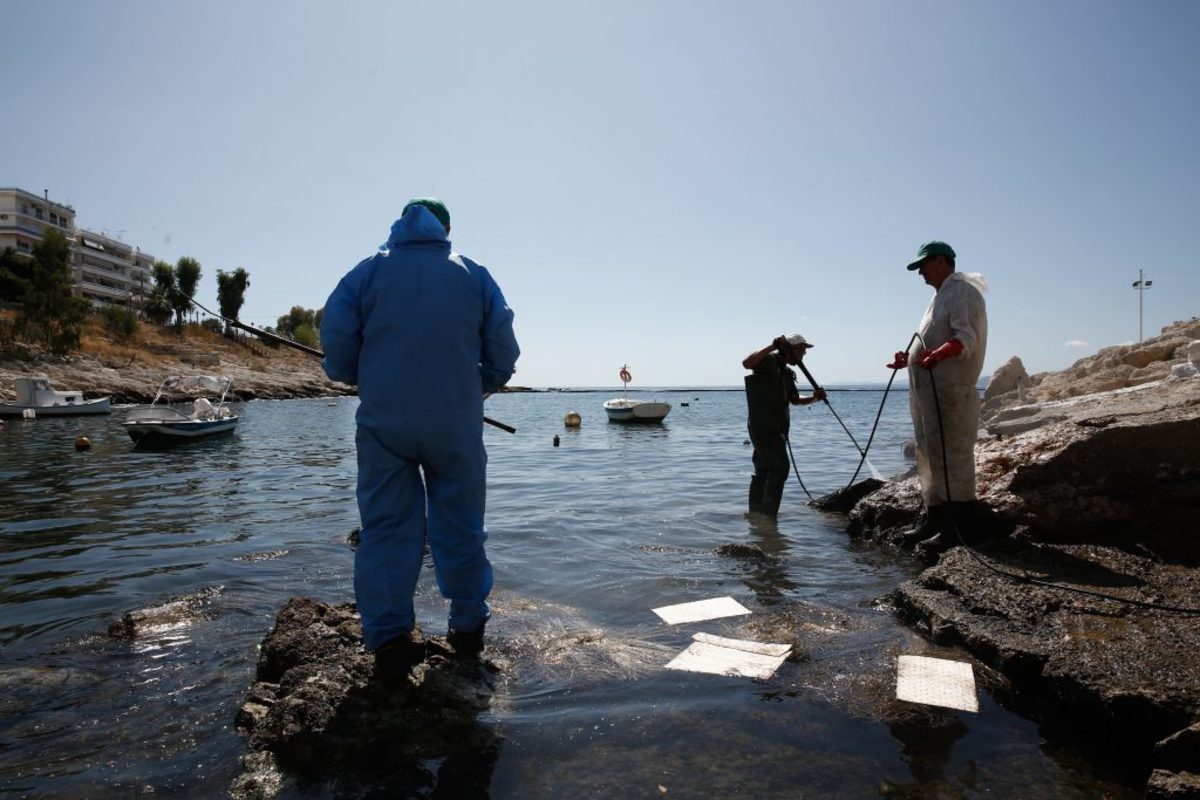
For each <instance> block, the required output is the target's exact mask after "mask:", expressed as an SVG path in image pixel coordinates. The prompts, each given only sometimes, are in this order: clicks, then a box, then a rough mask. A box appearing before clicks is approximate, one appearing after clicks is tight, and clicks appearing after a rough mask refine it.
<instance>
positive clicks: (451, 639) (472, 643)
mask: <svg viewBox="0 0 1200 800" xmlns="http://www.w3.org/2000/svg"><path fill="white" fill-rule="evenodd" d="M485 626H486V623H485V624H484V625H480V626H479V630H477V631H456V630H454V629H453V628H451V629H450V630H448V631H446V644H448V645H450V647H451V648H453V650H454V655H455V656H457V657H458V658H476V657H478V656H479V654H480V653H482V652H483V629H484V627H485Z"/></svg>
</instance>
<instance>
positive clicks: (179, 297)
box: [171, 256, 200, 330]
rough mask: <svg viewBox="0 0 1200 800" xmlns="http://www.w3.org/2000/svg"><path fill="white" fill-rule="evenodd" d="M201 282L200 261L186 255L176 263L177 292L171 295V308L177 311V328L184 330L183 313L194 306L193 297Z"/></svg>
mask: <svg viewBox="0 0 1200 800" xmlns="http://www.w3.org/2000/svg"><path fill="white" fill-rule="evenodd" d="M199 283H200V262H199V261H197V260H196V259H194V258H192V257H191V256H184V257H183V258H181V259H179V261H178V262H177V263H176V264H175V292H174V293H173V294H172V295H171V309H172V310H173V311H174V312H175V328H176V329H177V330H183V315H184V314H186V313H187V311H188V309H189V308H191V307H192V297H193V296H194V295H195V294H196V286H198V285H199Z"/></svg>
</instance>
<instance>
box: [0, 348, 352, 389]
mask: <svg viewBox="0 0 1200 800" xmlns="http://www.w3.org/2000/svg"><path fill="white" fill-rule="evenodd" d="M196 373H212V374H222V375H226V376H228V377H229V378H231V379H232V380H233V386H232V390H231V391H232V392H233V394H234V395H235V396H236V398H237V399H240V400H256V399H275V400H287V399H293V398H299V397H334V396H341V395H348V394H354V393H355V389H354V387H352V386H346V385H345V384H341V383H337V382H335V381H331V380H329V378H328V377H326V376H325V372H324V370H323V369H322V368H321V360H320V359H319V358H316V357H315V356H311V355H308V354H306V353H301V352H298V351H295V350H290V349H288V348H284V347H276V348H267V347H266V346H263V345H259V344H254V343H242V344H239V343H237V342H236V341H235V340H232V339H227V338H225V337H222V336H219V335H217V334H213V333H209V332H206V331H193V332H189V334H188V335H187V336H185V337H176V336H174V335H173V334H168V335H166V336H163V337H158V338H156V339H154V340H153V341H150V342H145V343H141V344H139V345H138V348H137V349H136V350H134V349H132V348H129V349H119V348H108V349H107V352H98V351H97V352H89V350H88V349H87V348H86V347H85V349H84V350H83V352H81V353H75V354H71V355H67V356H53V355H50V354H47V353H45V352H43V351H41V350H38V349H35V348H32V347H29V346H21V345H17V346H10V347H9V349H8V351H7V352H6V353H5V354H4V355H2V356H0V401H3V400H8V401H12V400H13V399H15V397H16V392H15V391H14V389H13V379H14V378H18V377H21V376H23V375H31V374H32V375H45V376H46V377H48V378H49V379H50V381H51V385H52V386H53V387H54V388H56V389H59V390H67V389H70V390H78V391H81V392H83V393H84V396H85V397H86V398H87V399H92V398H94V397H111V398H112V401H113V403H114V404H121V403H149V402H150V401H151V400H153V399H154V395H155V393H156V392H157V391H158V387H159V384H160V383H162V381H163V378H165V377H167V376H169V375H185V374H196Z"/></svg>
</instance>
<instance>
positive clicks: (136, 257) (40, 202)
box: [0, 188, 154, 307]
mask: <svg viewBox="0 0 1200 800" xmlns="http://www.w3.org/2000/svg"><path fill="white" fill-rule="evenodd" d="M50 227H53V228H56V229H58V230H59V231H60V232H61V233H62V234H63V235H64V236H66V237H67V239H68V240H69V241H70V242H71V278H72V280H73V281H74V284H75V291H76V293H77V294H79V295H80V296H82V297H86V298H87V299H88V300H90V301H91V303H92V305H93V306H96V307H100V306H103V305H105V304H108V303H115V304H117V305H134V304H135V303H136V301H138V300H140V298H141V297H142V296H143V295H144V294H146V292H148V291H149V290H150V287H151V286H152V285H153V283H154V277H153V274H154V257H153V256H151V255H150V254H149V253H143V252H142V251H141V250H140V249H138V248H136V247H132V246H130V245H128V244H125V243H124V242H122V241H121V240H119V239H116V238H113V237H111V236H108V235H107V234H104V233H97V232H95V231H89V230H85V229H81V228H76V227H75V209H73V208H71V206H68V205H63V204H61V203H55V202H53V201H52V200H50V193H49V192H46V193H45V194H44V195H43V196H42V197H38V196H37V195H35V194H32V193H31V192H26V191H24V190H22V189H10V188H0V251H2V250H3V249H4V248H6V247H11V248H13V249H14V250H16V251H17V252H18V253H23V254H25V255H30V254H31V253H32V252H33V246H34V245H35V244H37V243H38V242H40V241H41V240H42V237H43V236H44V235H45V231H46V229H47V228H50Z"/></svg>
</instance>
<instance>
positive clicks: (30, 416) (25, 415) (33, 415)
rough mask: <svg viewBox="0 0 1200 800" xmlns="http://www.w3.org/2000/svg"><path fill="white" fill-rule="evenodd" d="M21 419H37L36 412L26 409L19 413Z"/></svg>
mask: <svg viewBox="0 0 1200 800" xmlns="http://www.w3.org/2000/svg"><path fill="white" fill-rule="evenodd" d="M21 418H22V419H37V412H36V411H34V410H33V409H32V408H27V409H25V410H24V411H22V412H21Z"/></svg>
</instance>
